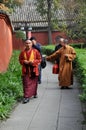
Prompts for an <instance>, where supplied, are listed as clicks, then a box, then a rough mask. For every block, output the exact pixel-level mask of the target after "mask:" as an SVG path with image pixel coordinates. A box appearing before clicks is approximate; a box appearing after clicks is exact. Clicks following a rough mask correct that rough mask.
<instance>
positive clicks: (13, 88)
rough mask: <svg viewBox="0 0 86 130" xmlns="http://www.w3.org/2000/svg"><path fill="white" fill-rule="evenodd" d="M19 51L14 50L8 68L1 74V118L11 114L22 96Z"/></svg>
mask: <svg viewBox="0 0 86 130" xmlns="http://www.w3.org/2000/svg"><path fill="white" fill-rule="evenodd" d="M18 55H19V51H14V52H13V55H12V58H11V61H10V64H9V67H8V70H7V72H6V73H2V74H0V119H4V118H6V117H8V116H9V113H10V111H11V110H12V108H13V106H14V104H15V103H16V101H17V100H18V99H19V98H20V97H21V96H22V87H21V86H22V83H21V67H20V64H19V62H18Z"/></svg>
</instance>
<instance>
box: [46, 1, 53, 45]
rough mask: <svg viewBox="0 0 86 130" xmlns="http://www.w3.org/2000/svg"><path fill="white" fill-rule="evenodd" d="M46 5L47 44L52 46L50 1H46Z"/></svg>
mask: <svg viewBox="0 0 86 130" xmlns="http://www.w3.org/2000/svg"><path fill="white" fill-rule="evenodd" d="M47 3H48V12H47V17H48V44H52V31H51V0H47Z"/></svg>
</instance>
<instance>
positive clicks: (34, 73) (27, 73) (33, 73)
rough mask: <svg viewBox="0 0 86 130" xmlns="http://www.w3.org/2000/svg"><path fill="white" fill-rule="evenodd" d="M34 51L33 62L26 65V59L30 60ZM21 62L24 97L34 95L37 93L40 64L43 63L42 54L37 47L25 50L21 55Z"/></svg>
mask: <svg viewBox="0 0 86 130" xmlns="http://www.w3.org/2000/svg"><path fill="white" fill-rule="evenodd" d="M32 52H33V57H34V59H33V63H32V65H25V64H24V60H28V61H29V60H30V58H31V55H32ZM19 62H20V64H21V65H22V82H23V90H24V97H28V98H29V97H32V96H35V95H37V86H38V75H39V70H38V65H39V64H40V63H41V55H40V53H39V52H38V51H37V50H36V49H33V48H32V49H31V50H28V51H27V50H26V49H25V50H24V51H22V52H21V53H20V55H19Z"/></svg>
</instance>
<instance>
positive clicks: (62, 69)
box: [46, 38, 76, 88]
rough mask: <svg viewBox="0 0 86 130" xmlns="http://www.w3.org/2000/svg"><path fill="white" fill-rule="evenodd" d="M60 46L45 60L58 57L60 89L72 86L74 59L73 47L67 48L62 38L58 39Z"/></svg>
mask: <svg viewBox="0 0 86 130" xmlns="http://www.w3.org/2000/svg"><path fill="white" fill-rule="evenodd" d="M60 44H61V45H62V48H61V49H59V50H58V51H56V52H55V53H53V54H52V55H50V56H47V57H46V60H47V61H49V60H52V59H55V58H56V57H57V56H59V57H60V64H59V75H58V80H59V86H61V88H70V87H69V86H70V85H72V84H73V68H72V61H73V60H74V59H75V57H76V52H75V50H74V48H73V47H71V46H69V45H68V44H67V42H66V40H65V39H64V38H61V39H60Z"/></svg>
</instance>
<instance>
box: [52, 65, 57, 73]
mask: <svg viewBox="0 0 86 130" xmlns="http://www.w3.org/2000/svg"><path fill="white" fill-rule="evenodd" d="M52 73H53V74H58V73H59V66H58V64H54V65H53V68H52Z"/></svg>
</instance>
